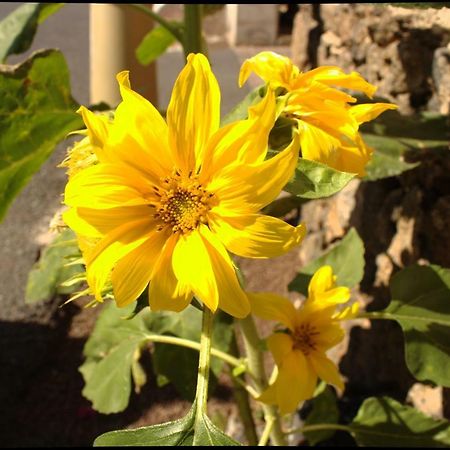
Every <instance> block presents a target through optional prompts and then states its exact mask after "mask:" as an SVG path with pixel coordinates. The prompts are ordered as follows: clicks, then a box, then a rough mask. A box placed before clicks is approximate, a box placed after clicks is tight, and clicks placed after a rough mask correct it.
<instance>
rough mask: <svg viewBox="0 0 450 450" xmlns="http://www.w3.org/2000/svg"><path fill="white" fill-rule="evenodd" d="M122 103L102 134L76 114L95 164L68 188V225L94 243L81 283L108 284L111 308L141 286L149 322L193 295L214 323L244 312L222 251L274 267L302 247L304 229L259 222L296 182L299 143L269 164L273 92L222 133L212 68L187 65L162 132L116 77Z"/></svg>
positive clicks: (93, 120) (157, 118) (153, 113)
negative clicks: (272, 262)
mask: <svg viewBox="0 0 450 450" xmlns="http://www.w3.org/2000/svg"><path fill="white" fill-rule="evenodd" d="M117 79H118V82H119V85H120V91H121V95H122V99H123V101H122V102H121V103H120V104H119V106H118V107H117V109H116V111H115V115H114V120H113V121H112V122H109V121H107V120H103V119H102V118H101V117H99V116H97V115H95V114H93V113H92V112H90V111H89V110H88V109H86V108H84V107H81V108H80V113H81V114H82V116H83V119H84V122H85V124H86V126H87V129H88V135H89V139H90V143H91V145H92V148H93V151H94V153H95V155H96V158H97V160H98V161H97V163H96V164H95V165H93V166H91V167H87V168H85V169H83V170H81V171H79V172H78V173H76V174H75V175H74V176H72V177H70V179H69V181H68V183H67V186H66V189H65V203H66V205H68V206H69V207H70V209H69V210H68V211H67V212H66V213H64V220H65V222H66V223H67V224H68V226H69V227H71V228H72V229H73V230H74V231H75V232H76V233H77V234H78V235H81V236H84V237H89V238H92V239H97V241H94V242H96V243H95V246H94V247H93V248H92V249H90V250H89V252H87V253H88V254H87V255H86V256H87V260H86V264H87V275H88V283H89V285H90V286H91V287H92V289H93V290H94V293H95V294H96V296H99V295H100V293H101V291H102V288H103V286H104V285H105V283H106V281H107V280H108V279H109V278H110V279H111V283H112V286H113V292H114V297H115V300H116V302H117V305H118V306H125V305H127V304H129V303H131V302H133V301H135V300H136V299H137V297H138V296H139V295H140V294H141V293H142V292H143V291H144V289H145V288H146V287H147V285H148V284H149V282H150V285H149V303H150V307H151V308H152V309H153V310H160V309H169V310H174V311H180V310H182V309H183V308H185V307H186V306H187V305H188V304H189V302H190V301H191V299H192V297H193V295H195V296H196V297H198V298H199V299H200V300H202V301H203V302H204V303H205V305H206V306H207V307H208V308H210V309H211V310H212V311H215V310H216V309H217V308H221V309H223V310H224V311H226V312H227V313H229V314H231V315H233V316H235V317H244V316H246V315H247V314H248V313H249V311H250V305H249V302H248V299H247V296H246V295H245V293H244V292H243V290H242V288H241V287H240V284H239V281H238V278H237V276H236V272H235V267H234V265H233V262H232V260H231V258H230V255H229V254H228V251H230V252H232V253H235V254H237V255H240V256H244V257H250V258H267V257H272V256H278V255H281V254H283V253H285V252H287V251H288V250H289V249H291V248H292V247H293V246H295V245H297V244H299V243H300V241H301V240H302V239H303V236H304V234H305V228H304V226H303V225H299V226H298V227H293V226H291V225H289V224H287V223H285V222H283V221H281V220H279V219H276V218H273V217H269V216H264V215H261V214H260V213H259V211H260V209H261V208H263V207H264V206H266V205H267V204H269V203H270V202H271V201H273V200H274V199H275V198H276V197H277V196H278V194H279V192H280V191H281V189H282V188H283V186H284V185H285V184H286V183H287V181H288V180H289V178H290V177H291V176H292V174H293V172H294V169H295V165H296V162H297V158H298V151H299V142H298V138H297V137H294V139H293V140H292V142H291V144H290V145H289V146H288V147H287V148H286V149H285V150H283V151H282V152H280V153H279V154H278V155H276V156H275V157H273V158H270V159H268V160H267V161H265V158H266V154H267V150H268V149H267V142H268V135H269V132H270V130H271V128H272V127H273V124H274V122H275V97H274V94H273V93H272V92H271V91H269V92H268V93H267V95H266V96H265V98H264V99H263V100H262V101H261V102H260V103H259V104H257V105H255V106H254V107H253V108H251V109H250V111H249V118H248V119H247V120H242V121H237V122H234V123H231V124H229V125H227V126H225V127H223V128H219V114H220V92H219V87H218V84H217V80H216V78H215V77H214V75H213V73H212V72H211V69H210V66H209V63H208V60H207V59H206V58H205V57H204V56H203V55H201V54H196V55H194V54H191V55H189V57H188V62H187V64H186V66H185V67H184V69H183V70H182V71H181V73H180V75H179V76H178V78H177V80H176V82H175V86H174V89H173V93H172V98H171V100H170V103H169V107H168V110H167V122H166V121H165V120H164V119H163V118H162V117H161V115H160V114H159V112H158V111H157V110H156V109H155V107H154V106H153V105H152V104H151V103H149V102H148V101H147V100H145V99H144V98H143V97H141V96H140V95H139V94H138V93H136V92H134V91H133V90H132V89H131V87H130V83H129V79H128V72H126V71H124V72H121V73H119V74H118V76H117Z"/></svg>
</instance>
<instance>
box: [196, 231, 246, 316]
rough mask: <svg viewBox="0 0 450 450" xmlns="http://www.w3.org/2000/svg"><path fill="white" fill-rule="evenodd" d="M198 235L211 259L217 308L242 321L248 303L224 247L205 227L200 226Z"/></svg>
mask: <svg viewBox="0 0 450 450" xmlns="http://www.w3.org/2000/svg"><path fill="white" fill-rule="evenodd" d="M200 234H201V236H202V238H203V241H204V244H205V247H206V249H207V251H208V254H209V257H210V259H211V264H212V268H213V272H214V276H215V278H216V284H217V289H218V292H219V308H220V309H222V310H223V311H225V312H226V313H228V314H230V315H232V316H233V317H237V318H238V319H242V318H243V317H245V316H247V315H248V313H249V312H250V303H249V301H248V298H247V296H246V295H245V293H244V291H243V289H242V288H241V286H240V284H239V280H238V278H237V275H236V271H235V269H234V266H233V262H232V261H231V258H230V256H229V255H228V253H227V251H226V249H225V247H224V246H223V244H222V243H221V242H220V241H219V239H218V238H217V237H216V236H215V235H214V234H213V233H211V231H210V230H209V228H208V227H207V226H204V225H202V226H200Z"/></svg>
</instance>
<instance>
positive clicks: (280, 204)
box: [261, 195, 308, 217]
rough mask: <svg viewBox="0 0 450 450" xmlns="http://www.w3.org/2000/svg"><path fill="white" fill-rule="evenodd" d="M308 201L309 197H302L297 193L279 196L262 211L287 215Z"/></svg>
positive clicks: (269, 213) (276, 215) (274, 214)
mask: <svg viewBox="0 0 450 450" xmlns="http://www.w3.org/2000/svg"><path fill="white" fill-rule="evenodd" d="M307 202H308V200H307V199H302V198H300V197H296V196H295V195H290V196H286V197H279V198H277V199H276V200H274V201H273V202H272V203H270V204H269V205H267V206H265V207H264V208H263V209H262V211H261V212H262V213H263V214H265V215H267V216H272V217H285V216H286V215H287V214H288V213H289V212H291V211H292V210H293V209H297V208H299V207H300V206H301V205H303V204H305V203H307Z"/></svg>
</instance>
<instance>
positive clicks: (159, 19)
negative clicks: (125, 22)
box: [129, 3, 183, 45]
mask: <svg viewBox="0 0 450 450" xmlns="http://www.w3.org/2000/svg"><path fill="white" fill-rule="evenodd" d="M129 6H131V7H132V8H134V9H137V10H138V11H140V12H142V13H144V14H147V16H150V17H151V18H152V19H153V20H154V21H155V22H158V23H159V24H160V25H161V26H163V27H164V28H165V29H166V30H167V31H168V32H169V33H170V34H172V36H173V37H174V38H175V39H176V40H177V41H178V42H179V43H180V44H181V45H183V35H182V34H181V33H180V31H179V30H178V29H177V28H176V27H174V26H172V24H170V23H169V22H167V21H166V20H165V19H163V18H162V17H161V16H160V15H159V14H157V13H155V12H153V11H152V10H151V9H149V8H147V7H146V6H145V5H140V4H138V3H131V4H129Z"/></svg>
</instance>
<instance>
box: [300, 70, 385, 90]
mask: <svg viewBox="0 0 450 450" xmlns="http://www.w3.org/2000/svg"><path fill="white" fill-rule="evenodd" d="M313 80H314V81H320V82H321V83H323V84H326V85H327V86H338V87H343V88H347V89H352V90H355V91H361V92H364V93H365V94H366V95H367V96H368V97H370V98H372V97H373V95H374V94H375V91H376V90H377V87H376V86H374V85H373V84H370V83H368V82H367V81H366V80H365V79H364V78H363V77H362V76H361V75H360V74H359V73H357V72H351V73H349V74H346V73H345V72H344V71H343V70H342V69H340V68H339V67H336V66H322V67H318V68H317V69H314V70H310V71H309V72H306V73H304V74H302V75H300V76H299V78H298V79H297V83H298V85H299V86H300V85H304V84H305V83H311V82H312V81H313Z"/></svg>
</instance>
